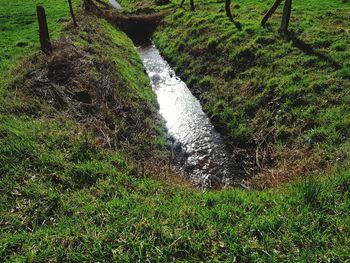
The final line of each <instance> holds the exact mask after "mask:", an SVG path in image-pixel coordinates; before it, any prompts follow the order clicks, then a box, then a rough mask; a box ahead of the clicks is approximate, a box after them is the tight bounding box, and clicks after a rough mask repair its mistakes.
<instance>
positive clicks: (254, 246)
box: [0, 2, 350, 262]
mask: <svg viewBox="0 0 350 263" xmlns="http://www.w3.org/2000/svg"><path fill="white" fill-rule="evenodd" d="M3 5H5V6H6V5H7V3H5V2H4V3H3ZM17 10H18V9H17ZM61 16H62V17H65V13H61ZM78 22H79V28H78V29H74V28H72V27H71V25H69V24H68V25H65V26H63V25H62V27H61V28H62V29H64V30H63V32H62V31H61V34H63V36H62V37H61V38H60V39H58V40H57V41H56V42H55V43H54V46H55V50H54V52H53V54H52V55H51V56H49V57H46V56H44V55H40V54H38V55H35V56H31V57H29V58H27V59H25V60H24V62H22V66H21V67H19V68H16V69H17V70H16V71H15V72H14V75H13V76H11V77H9V81H8V82H9V83H11V85H6V86H3V94H4V95H1V99H2V101H4V103H2V104H1V106H0V195H1V199H0V261H1V262H48V261H52V262H82V261H100V262H110V261H117V262H135V261H136V262H137V261H140V262H145V261H152V262H153V261H154V262H167V261H175V260H177V261H186V262H188V261H192V262H197V261H199V260H201V261H227V262H235V261H238V262H252V261H253V262H266V261H271V262H281V261H306V262H314V261H317V262H329V261H335V262H344V261H346V260H347V259H348V258H349V257H350V254H349V250H348V247H349V243H350V239H349V237H350V235H349V233H350V229H349V226H350V201H349V200H350V173H349V171H348V170H346V169H345V168H339V169H338V170H336V171H333V172H332V173H331V175H330V176H329V177H323V178H314V179H308V180H305V181H301V182H299V183H295V184H293V185H290V186H288V187H284V188H281V189H278V190H268V191H263V192H259V191H254V190H252V191H243V190H240V189H230V190H223V191H221V192H201V191H198V190H195V189H191V188H190V187H186V186H184V185H181V184H178V185H174V184H170V183H167V182H166V180H159V179H156V178H157V177H160V176H161V175H162V174H164V175H166V174H168V173H169V171H167V169H166V168H164V165H162V163H163V161H164V159H165V158H166V157H167V156H166V154H165V153H164V147H165V145H164V141H163V139H162V133H163V131H162V129H161V128H160V126H159V122H158V121H157V115H156V111H157V109H156V106H155V95H154V94H153V93H152V92H151V89H150V86H149V79H148V78H147V76H146V75H145V73H144V71H143V68H142V64H141V62H140V59H139V58H138V57H137V54H136V51H135V49H134V48H133V46H132V43H131V41H130V40H129V39H128V38H127V37H126V35H125V34H123V33H122V32H120V31H119V30H116V29H114V28H112V27H111V26H110V25H108V24H107V23H106V22H105V21H103V20H101V19H98V18H96V17H95V16H90V15H83V14H80V15H79V16H78ZM33 26H34V25H33ZM13 34H15V32H13ZM33 50H34V49H33ZM28 53H31V51H30V52H28ZM28 53H26V54H28ZM14 61H15V60H14ZM15 63H17V62H14V64H15ZM344 167H348V166H344ZM173 180H174V179H173Z"/></svg>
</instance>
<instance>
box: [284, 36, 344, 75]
mask: <svg viewBox="0 0 350 263" xmlns="http://www.w3.org/2000/svg"><path fill="white" fill-rule="evenodd" d="M286 38H287V39H288V40H290V41H292V43H293V46H295V47H297V48H299V49H300V50H301V51H302V52H304V53H305V54H307V55H312V56H316V57H318V58H319V59H320V60H322V61H324V62H327V63H328V64H329V65H330V66H331V67H333V68H334V69H340V68H341V67H342V65H341V64H340V63H339V62H337V61H336V60H334V59H333V58H331V57H330V56H328V55H326V54H323V53H321V52H318V51H316V50H315V49H314V48H313V47H312V45H311V44H308V43H305V42H304V41H303V40H301V39H299V38H298V37H297V36H296V35H295V33H293V32H289V33H288V34H287V35H286Z"/></svg>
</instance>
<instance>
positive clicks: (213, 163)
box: [137, 44, 237, 187]
mask: <svg viewBox="0 0 350 263" xmlns="http://www.w3.org/2000/svg"><path fill="white" fill-rule="evenodd" d="M137 50H138V52H139V55H140V57H141V59H142V61H143V64H144V67H145V69H146V71H147V74H148V75H149V77H150V79H151V83H152V87H153V90H154V91H155V93H156V94H157V100H158V104H159V107H160V114H161V115H162V116H163V118H164V120H165V121H166V126H167V128H168V131H169V133H170V135H171V136H172V137H173V138H174V139H175V140H176V142H177V143H178V144H179V145H181V146H182V150H183V151H184V152H185V153H186V157H187V158H186V159H187V162H186V169H187V170H188V171H190V173H189V176H190V178H191V179H192V181H193V183H194V184H195V185H197V186H200V187H215V185H232V184H234V183H235V179H237V178H235V176H234V174H233V173H234V169H233V168H234V166H235V162H234V158H232V157H231V156H230V154H228V152H227V151H226V148H225V143H224V141H223V139H222V137H221V136H220V134H219V133H217V132H216V131H215V129H214V127H213V125H212V124H211V123H210V121H209V118H208V117H207V115H206V114H205V113H204V112H203V110H202V107H201V105H200V103H199V101H198V100H197V99H196V98H195V97H194V96H193V95H192V93H191V92H190V90H189V89H188V88H187V86H186V84H185V83H184V82H183V81H182V80H181V79H180V78H179V77H177V76H176V74H175V72H174V70H173V69H171V67H170V66H169V64H168V63H167V62H166V61H165V60H164V58H163V57H162V56H161V55H160V53H159V51H158V49H157V48H156V46H155V45H154V44H149V45H146V46H141V47H138V48H137Z"/></svg>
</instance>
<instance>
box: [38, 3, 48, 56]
mask: <svg viewBox="0 0 350 263" xmlns="http://www.w3.org/2000/svg"><path fill="white" fill-rule="evenodd" d="M36 13H37V15H38V22H39V37H40V46H41V50H42V51H43V52H45V53H50V52H51V51H52V46H51V42H50V36H49V29H48V27H47V21H46V15H45V9H44V7H42V6H37V7H36Z"/></svg>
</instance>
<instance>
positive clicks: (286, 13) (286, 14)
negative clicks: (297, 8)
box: [281, 0, 292, 34]
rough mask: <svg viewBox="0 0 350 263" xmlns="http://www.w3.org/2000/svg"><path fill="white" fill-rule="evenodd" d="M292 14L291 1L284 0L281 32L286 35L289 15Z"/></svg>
mask: <svg viewBox="0 0 350 263" xmlns="http://www.w3.org/2000/svg"><path fill="white" fill-rule="evenodd" d="M291 13H292V0H286V2H285V4H284V8H283V15H282V22H281V32H283V33H285V34H286V33H287V32H288V26H289V20H290V15H291Z"/></svg>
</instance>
